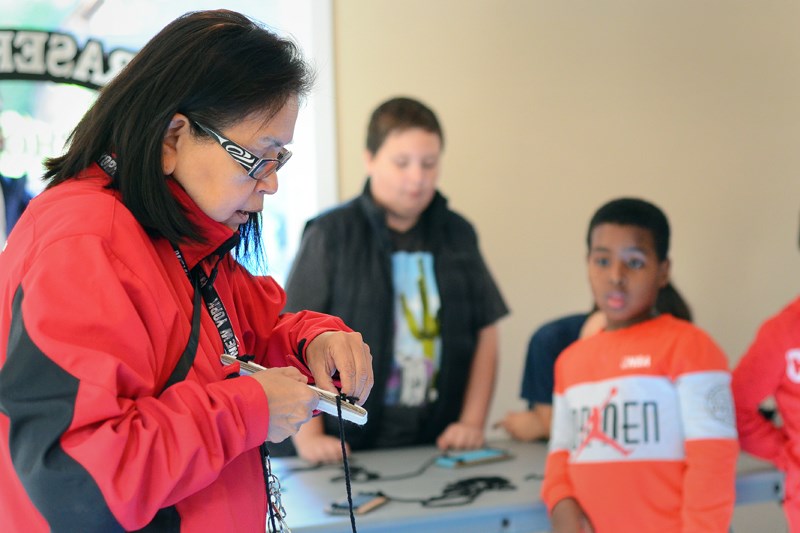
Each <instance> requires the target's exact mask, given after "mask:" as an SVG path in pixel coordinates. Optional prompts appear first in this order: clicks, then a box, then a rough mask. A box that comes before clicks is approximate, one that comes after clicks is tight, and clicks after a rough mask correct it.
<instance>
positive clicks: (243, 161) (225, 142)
mask: <svg viewBox="0 0 800 533" xmlns="http://www.w3.org/2000/svg"><path fill="white" fill-rule="evenodd" d="M192 122H194V124H195V126H197V127H198V128H200V129H201V130H203V131H204V132H206V133H208V134H209V135H211V136H212V137H214V139H216V141H217V142H218V143H219V144H220V145H221V146H222V147H223V148H224V149H225V151H226V152H228V155H230V156H231V157H232V158H234V159H235V160H236V162H237V163H239V164H240V165H242V167H243V168H244V169H245V170H246V171H247V175H248V176H250V177H251V178H253V179H254V180H263V179H266V178H268V177H269V176H270V175H272V173H273V172H277V171H279V170H280V169H281V168H282V167H283V165H285V164H286V162H287V161H288V160H289V158H290V157H292V152H290V151H289V150H287V149H286V148H281V151H280V152H278V156H277V157H264V158H262V157H258V156H257V155H255V154H254V153H252V152H250V151H248V150H246V149H245V148H244V147H242V146H240V145H238V144H236V143H235V142H233V141H232V140H230V139H227V138H225V137H224V136H223V135H222V134H220V133H219V132H217V131H214V130H212V129H211V128H209V127H206V126H203V125H202V124H200V123H199V122H197V121H194V120H193V121H192Z"/></svg>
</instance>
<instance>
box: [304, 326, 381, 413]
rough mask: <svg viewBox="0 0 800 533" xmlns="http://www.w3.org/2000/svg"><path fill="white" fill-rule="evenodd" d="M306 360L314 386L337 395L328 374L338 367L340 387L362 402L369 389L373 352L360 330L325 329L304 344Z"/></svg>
mask: <svg viewBox="0 0 800 533" xmlns="http://www.w3.org/2000/svg"><path fill="white" fill-rule="evenodd" d="M306 363H307V364H308V369H309V370H310V371H311V375H312V376H314V381H315V383H316V386H317V387H319V388H321V389H324V390H327V391H330V392H333V393H336V394H338V393H339V391H338V390H336V387H334V385H333V381H331V376H332V375H333V374H334V373H335V372H336V371H337V370H338V371H339V379H340V380H341V382H342V390H341V392H343V393H344V394H346V395H348V396H354V397H356V398H358V402H357V403H358V404H359V405H363V404H364V401H366V399H367V396H369V392H370V391H371V390H372V383H373V376H372V354H371V353H370V351H369V346H367V345H366V344H365V343H364V340H363V339H362V338H361V334H360V333H355V332H352V333H348V332H345V331H326V332H325V333H321V334H320V335H317V336H316V337H315V338H314V340H313V341H311V342H310V343H309V345H308V346H307V347H306Z"/></svg>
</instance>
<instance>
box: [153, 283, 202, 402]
mask: <svg viewBox="0 0 800 533" xmlns="http://www.w3.org/2000/svg"><path fill="white" fill-rule="evenodd" d="M189 279H191V276H190V278H189ZM198 284H199V282H198V280H196V279H195V280H193V281H192V285H193V287H194V301H193V303H192V329H191V331H190V332H189V341H188V342H187V343H186V348H184V350H183V353H182V354H181V357H180V359H178V364H176V365H175V368H174V369H173V370H172V374H170V376H169V378H168V379H167V383H166V384H165V385H164V388H163V389H162V390H161V392H164V391H165V390H167V389H168V388H169V387H171V386H172V385H174V384H175V383H178V382H179V381H183V380H184V379H186V375H187V374H188V373H189V369H190V368H192V364H194V358H195V356H196V355H197V346H198V340H199V339H200V291H199V290H198Z"/></svg>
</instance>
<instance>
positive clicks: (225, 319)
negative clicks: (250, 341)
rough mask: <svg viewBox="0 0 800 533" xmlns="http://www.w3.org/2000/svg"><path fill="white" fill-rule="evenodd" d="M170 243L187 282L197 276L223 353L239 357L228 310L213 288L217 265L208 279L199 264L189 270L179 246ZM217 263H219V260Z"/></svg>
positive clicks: (237, 343)
mask: <svg viewBox="0 0 800 533" xmlns="http://www.w3.org/2000/svg"><path fill="white" fill-rule="evenodd" d="M170 244H172V249H173V250H174V251H175V256H176V257H177V258H178V261H180V262H181V266H182V267H183V271H184V272H185V273H186V276H187V277H188V278H189V282H190V283H191V282H192V280H193V278H192V274H194V275H195V276H197V281H198V283H199V288H200V293H201V294H202V296H203V302H205V304H206V309H208V314H209V315H211V319H212V320H213V321H214V325H215V326H216V327H217V331H219V337H220V339H222V347H223V348H224V349H225V353H227V354H228V355H232V356H233V357H239V341H238V339H237V338H236V334H235V333H234V332H233V325H232V324H231V319H230V317H229V316H228V312H227V311H226V310H225V306H224V305H223V304H222V300H221V299H220V297H219V294H218V293H217V289H215V288H214V279H213V278H216V276H217V266H216V265H215V266H214V268H213V269H212V270H211V279H209V277H208V276H206V273H205V272H203V269H202V268H201V266H200V264H198V265H197V266H195V267H194V269H192V271H191V272H190V271H189V267H188V265H187V264H186V260H185V259H184V258H183V254H182V253H181V250H180V248H178V246H177V245H175V244H174V243H170ZM217 264H219V262H218V263H217Z"/></svg>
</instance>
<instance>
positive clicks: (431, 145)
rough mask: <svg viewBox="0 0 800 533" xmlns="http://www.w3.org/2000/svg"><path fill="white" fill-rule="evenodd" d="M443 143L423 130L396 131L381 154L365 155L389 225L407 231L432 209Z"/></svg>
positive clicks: (385, 141)
mask: <svg viewBox="0 0 800 533" xmlns="http://www.w3.org/2000/svg"><path fill="white" fill-rule="evenodd" d="M441 153H442V140H441V139H440V138H439V135H437V134H436V133H431V132H429V131H425V130H423V129H421V128H411V129H406V130H396V131H393V132H391V133H390V134H389V135H388V136H387V137H386V139H385V140H384V142H383V144H382V145H381V147H380V148H379V149H378V151H377V152H376V153H375V154H374V155H372V154H370V153H369V151H367V152H366V154H365V164H366V168H367V173H368V174H369V176H370V178H371V181H370V187H371V190H372V195H373V197H374V198H375V201H376V202H377V203H378V204H379V205H380V206H381V207H383V208H384V209H386V212H387V224H388V225H389V227H390V228H392V229H395V230H397V231H406V230H408V229H411V227H413V226H414V224H416V222H417V220H418V219H419V216H420V215H421V214H422V212H423V211H425V209H426V208H427V207H428V205H429V204H430V203H431V200H432V199H433V195H434V193H435V192H436V184H437V182H438V181H439V160H440V156H441Z"/></svg>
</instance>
